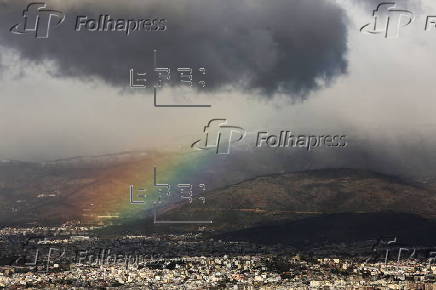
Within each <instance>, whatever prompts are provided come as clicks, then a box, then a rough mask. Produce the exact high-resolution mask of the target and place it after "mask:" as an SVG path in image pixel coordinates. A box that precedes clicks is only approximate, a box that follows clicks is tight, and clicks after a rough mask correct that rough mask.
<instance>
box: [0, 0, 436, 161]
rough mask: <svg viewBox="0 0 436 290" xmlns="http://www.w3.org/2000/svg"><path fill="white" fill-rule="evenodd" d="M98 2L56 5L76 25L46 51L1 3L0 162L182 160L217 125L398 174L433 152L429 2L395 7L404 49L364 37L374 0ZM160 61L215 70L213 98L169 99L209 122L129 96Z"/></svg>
mask: <svg viewBox="0 0 436 290" xmlns="http://www.w3.org/2000/svg"><path fill="white" fill-rule="evenodd" d="M94 2H95V1H94ZM94 2H92V3H91V2H89V1H66V2H63V1H57V2H56V1H53V2H49V7H50V8H52V9H56V10H62V11H64V12H65V13H66V15H67V18H66V21H65V23H63V24H62V25H61V26H59V27H58V28H56V29H53V30H52V31H51V35H50V37H49V38H48V39H44V40H35V39H34V38H32V37H31V36H29V35H15V34H11V33H10V32H9V28H10V27H11V26H12V25H13V24H16V23H18V22H20V21H21V13H22V10H23V9H24V7H25V6H26V5H25V2H24V1H1V2H0V6H1V9H0V16H1V17H0V25H1V27H2V29H1V32H0V46H1V47H2V50H1V68H2V70H1V79H0V87H1V88H2V89H1V94H0V116H1V119H0V158H1V159H20V160H47V159H57V158H62V157H68V156H74V155H89V154H100V153H107V152H117V151H124V150H133V149H146V148H154V147H159V148H162V147H164V148H168V149H177V148H179V147H180V146H185V147H186V145H189V144H190V143H191V141H193V140H196V139H198V138H197V137H198V136H199V135H200V134H201V132H202V128H203V126H205V125H206V123H207V121H208V120H210V119H212V118H218V117H219V118H227V119H228V120H229V122H230V123H232V124H234V125H238V126H241V127H244V128H246V129H247V130H249V131H258V130H277V129H283V130H295V131H299V132H302V133H304V132H307V133H311V132H324V131H334V132H337V133H338V134H348V135H350V136H351V135H352V136H357V137H358V140H359V141H358V142H361V143H358V144H355V148H358V150H363V149H362V148H366V149H365V150H368V151H369V152H371V151H372V152H376V151H377V152H384V153H385V154H380V153H377V156H379V155H385V156H386V155H388V157H389V158H391V159H393V160H397V161H398V160H402V159H404V158H406V159H408V160H409V159H410V160H411V162H412V161H413V160H412V159H414V158H415V159H416V160H422V159H425V156H428V154H430V153H431V151H432V150H431V149H429V148H434V146H433V145H434V141H436V140H435V137H434V133H433V132H434V130H435V129H436V117H435V114H434V111H435V109H434V108H435V106H436V100H435V97H434V95H433V91H434V80H433V78H434V77H433V75H432V70H433V65H434V63H435V61H436V56H435V55H434V41H435V38H434V34H435V33H436V30H435V31H427V32H426V31H424V24H425V17H426V15H434V14H436V5H435V4H434V3H433V2H432V1H431V0H425V1H420V2H414V3H415V5H413V7H412V6H411V5H410V3H409V4H408V2H406V1H405V2H402V3H400V2H398V3H399V4H398V5H400V4H404V5H406V6H407V7H409V9H411V10H414V9H416V10H414V11H416V20H415V22H413V23H412V24H411V25H409V26H407V27H404V28H403V29H402V30H401V31H400V38H398V39H385V38H383V37H382V36H381V35H369V34H364V33H361V32H359V29H360V27H361V26H362V25H364V24H366V23H369V22H370V21H372V17H371V14H372V10H373V9H375V7H374V6H373V1H365V0H361V1H357V0H356V1H345V0H344V1H339V0H338V1H327V0H326V1H324V0H323V1H320V0H305V1H298V0H287V1H285V0H277V1H273V2H274V4H272V3H271V2H268V3H267V2H265V1H255V0H251V1H248V0H246V1H219V2H216V1H213V2H212V1H197V0H193V1H191V0H183V1H179V2H177V5H176V4H171V3H175V2H173V1H155V2H153V1H147V3H148V4H141V2H142V1H131V3H129V5H119V4H116V2H115V1H105V4H104V5H103V4H96V3H98V2H95V3H94ZM369 2H370V3H369ZM118 3H119V2H118ZM157 3H160V4H157ZM212 3H214V4H212ZM416 3H418V4H416ZM78 14H79V15H88V16H92V15H94V16H95V15H98V14H111V15H112V16H113V17H114V18H121V17H126V18H134V17H139V16H142V17H149V16H155V17H162V18H166V19H167V21H168V22H167V26H168V30H167V31H164V32H158V33H154V34H152V33H150V32H136V33H135V34H134V35H131V36H129V37H126V36H125V35H123V34H122V33H117V32H93V33H86V32H84V33H82V32H74V31H72V29H71V28H72V25H71V21H72V22H74V20H75V19H74V18H75V17H74V15H78ZM154 48H158V49H159V58H160V60H162V64H167V65H168V66H170V67H179V66H182V65H183V66H186V65H187V66H192V67H198V66H200V65H206V66H207V67H208V77H209V79H208V81H209V84H210V86H209V89H208V90H206V91H204V92H199V91H195V90H190V89H181V88H177V87H174V88H167V89H163V90H160V91H159V98H160V100H161V102H177V103H201V104H211V105H212V107H211V108H154V107H153V103H152V102H153V100H152V91H151V90H150V89H146V90H136V91H135V93H132V92H131V91H132V89H128V88H126V85H127V84H128V69H129V68H130V67H131V66H134V67H136V66H137V67H138V68H139V67H142V68H148V67H150V66H151V65H152V53H151V51H152V50H153V49H154ZM303 131H304V132H303ZM368 144H371V146H370V145H368ZM352 146H353V144H350V145H349V149H350V150H351V149H352V148H353V147H352ZM429 152H430V153H429ZM374 154H376V153H374ZM380 158H381V157H380ZM350 160H352V159H350ZM381 162H382V161H381Z"/></svg>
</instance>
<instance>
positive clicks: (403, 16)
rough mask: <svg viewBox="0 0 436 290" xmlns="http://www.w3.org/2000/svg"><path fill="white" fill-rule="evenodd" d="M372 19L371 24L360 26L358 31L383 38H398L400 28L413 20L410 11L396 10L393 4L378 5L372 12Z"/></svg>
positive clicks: (413, 17)
mask: <svg viewBox="0 0 436 290" xmlns="http://www.w3.org/2000/svg"><path fill="white" fill-rule="evenodd" d="M373 17H374V19H373V22H372V23H368V24H365V25H364V26H362V28H361V29H360V31H361V32H366V33H369V34H384V36H385V38H398V37H399V35H400V28H402V27H405V26H407V25H409V24H411V23H412V22H413V21H414V20H415V16H414V14H413V13H412V12H411V11H409V10H404V9H396V4H395V2H383V3H380V4H379V5H378V6H377V9H376V10H374V11H373Z"/></svg>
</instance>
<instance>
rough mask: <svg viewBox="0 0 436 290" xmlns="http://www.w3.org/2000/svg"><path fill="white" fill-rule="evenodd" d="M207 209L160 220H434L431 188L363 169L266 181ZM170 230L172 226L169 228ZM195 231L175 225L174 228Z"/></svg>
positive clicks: (221, 224)
mask: <svg viewBox="0 0 436 290" xmlns="http://www.w3.org/2000/svg"><path fill="white" fill-rule="evenodd" d="M205 197H206V203H205V204H204V205H203V206H202V207H198V206H197V207H193V206H191V205H190V204H188V203H185V204H179V205H177V206H174V205H173V206H172V207H171V208H168V209H167V210H166V211H162V213H161V214H160V216H159V218H160V219H161V220H198V219H201V220H204V219H210V220H212V221H213V224H212V225H210V226H208V227H209V228H210V229H214V230H217V231H220V232H230V231H235V230H240V229H244V228H251V227H255V226H261V225H269V224H272V223H277V222H280V221H292V220H299V219H305V218H312V217H316V216H323V215H326V214H327V215H328V214H338V213H347V214H357V213H384V212H391V213H405V214H415V215H417V216H420V217H424V218H429V219H433V218H434V217H435V214H436V194H435V193H434V191H433V189H432V188H429V187H426V186H424V185H422V184H419V183H415V182H410V181H405V180H402V179H400V178H396V177H392V176H388V175H384V174H379V173H375V172H371V171H366V170H358V169H323V170H312V171H305V172H297V173H288V174H280V175H271V176H262V177H257V178H254V179H250V180H246V181H244V182H241V183H238V184H235V185H232V186H228V187H225V188H222V189H218V190H214V191H211V192H208V193H207V194H206V195H205ZM168 227H169V228H170V226H168ZM183 227H184V228H186V229H189V228H191V229H192V228H194V227H193V226H183V225H176V226H173V227H172V228H177V229H180V228H183Z"/></svg>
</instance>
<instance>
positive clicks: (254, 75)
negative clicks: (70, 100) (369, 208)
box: [0, 0, 347, 96]
mask: <svg viewBox="0 0 436 290" xmlns="http://www.w3.org/2000/svg"><path fill="white" fill-rule="evenodd" d="M65 3H69V2H68V1H66V2H48V7H49V8H51V9H56V10H61V11H63V12H65V13H66V16H67V17H66V19H65V22H64V23H63V24H62V25H61V26H58V27H57V28H55V29H52V30H51V32H50V37H49V38H48V39H43V40H36V39H35V38H34V37H32V36H31V35H15V34H12V33H10V32H9V28H10V27H11V26H12V25H14V24H16V23H19V22H21V21H22V16H21V13H22V10H23V9H24V8H25V6H26V5H27V4H28V2H24V1H6V2H3V3H2V4H0V5H1V7H0V8H1V9H0V23H1V27H2V29H1V33H0V43H1V45H3V46H5V47H9V48H13V49H15V50H16V51H18V52H19V54H20V55H21V58H22V59H24V60H28V61H31V62H41V61H45V60H51V61H54V63H55V64H56V65H57V68H56V70H55V72H54V74H55V75H56V76H62V77H76V78H81V79H93V78H100V79H102V80H104V81H106V82H108V83H109V84H111V85H113V86H116V87H126V86H127V85H128V80H129V78H128V70H129V68H130V67H134V68H136V69H138V70H142V71H150V70H151V69H152V65H153V54H152V51H153V49H155V48H156V49H158V51H159V59H158V63H159V66H165V67H170V68H171V69H172V70H174V69H175V68H177V67H192V68H194V69H197V68H199V67H202V66H205V67H206V68H207V71H208V74H207V82H208V88H215V89H219V88H222V87H226V86H236V87H240V88H242V89H246V90H260V91H261V92H262V93H264V94H266V95H271V94H274V93H287V94H293V95H300V96H301V95H304V94H305V93H307V92H309V91H311V90H313V89H316V88H318V87H319V86H320V85H322V84H326V83H329V82H330V81H332V80H334V78H335V77H336V76H338V75H341V74H343V73H345V72H346V67H347V61H346V58H345V54H346V51H347V45H346V43H347V39H346V36H347V34H346V26H345V22H346V20H345V13H344V12H343V11H342V10H341V9H340V8H339V7H338V6H337V5H335V4H333V3H330V2H327V1H324V0H304V1H302V0H274V1H244V0H223V1H204V0H181V1H177V2H173V1H148V2H147V3H146V4H144V3H141V2H140V1H130V2H128V4H127V2H126V4H124V5H120V4H119V2H118V3H117V2H112V1H105V2H104V3H100V2H99V3H98V4H95V2H94V3H88V2H85V1H82V2H80V3H78V2H71V3H70V4H68V6H65V5H66V4H65ZM100 14H110V15H111V17H112V18H124V19H134V18H148V17H159V18H165V19H166V20H167V27H168V29H167V30H166V31H163V32H143V31H138V32H134V33H133V34H131V35H130V36H126V35H125V34H124V33H122V32H85V31H80V32H75V31H74V26H75V22H76V17H77V16H78V15H86V16H88V17H94V18H98V16H99V15H100Z"/></svg>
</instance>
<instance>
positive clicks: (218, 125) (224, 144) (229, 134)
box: [191, 119, 246, 154]
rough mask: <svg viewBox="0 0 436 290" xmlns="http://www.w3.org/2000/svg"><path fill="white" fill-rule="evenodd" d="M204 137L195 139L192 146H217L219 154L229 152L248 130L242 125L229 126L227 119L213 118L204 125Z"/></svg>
mask: <svg viewBox="0 0 436 290" xmlns="http://www.w3.org/2000/svg"><path fill="white" fill-rule="evenodd" d="M203 131H204V138H202V139H200V140H197V141H195V142H194V143H193V144H192V145H191V147H192V148H195V149H197V150H208V149H212V148H216V153H217V154H229V153H230V147H231V144H233V143H236V142H239V141H241V140H242V139H243V138H244V137H245V135H246V131H245V130H244V129H243V128H241V127H236V126H228V125H227V120H226V119H212V120H210V121H209V123H208V124H207V126H205V127H204V130H203Z"/></svg>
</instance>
